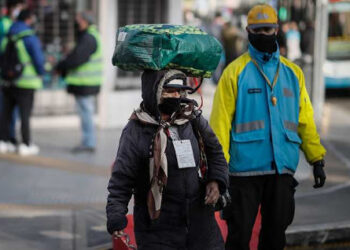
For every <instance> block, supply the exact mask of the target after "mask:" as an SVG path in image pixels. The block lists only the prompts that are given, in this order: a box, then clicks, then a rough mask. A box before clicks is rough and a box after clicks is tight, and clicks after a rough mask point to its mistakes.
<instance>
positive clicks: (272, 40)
mask: <svg viewBox="0 0 350 250" xmlns="http://www.w3.org/2000/svg"><path fill="white" fill-rule="evenodd" d="M248 39H249V42H250V43H251V44H252V45H253V47H254V48H256V49H257V50H259V51H261V52H267V53H272V52H275V51H276V49H277V45H276V41H277V36H276V35H275V34H273V35H264V34H253V33H250V32H248Z"/></svg>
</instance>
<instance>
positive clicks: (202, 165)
mask: <svg viewBox="0 0 350 250" xmlns="http://www.w3.org/2000/svg"><path fill="white" fill-rule="evenodd" d="M193 115H194V116H195V117H194V118H193V119H191V125H192V128H193V132H194V134H195V136H196V138H197V141H198V146H199V151H200V158H199V174H200V177H201V179H202V180H206V179H207V173H208V162H207V156H206V154H205V144H204V140H203V137H202V135H201V132H200V130H199V119H200V117H201V115H202V110H195V111H194V112H193Z"/></svg>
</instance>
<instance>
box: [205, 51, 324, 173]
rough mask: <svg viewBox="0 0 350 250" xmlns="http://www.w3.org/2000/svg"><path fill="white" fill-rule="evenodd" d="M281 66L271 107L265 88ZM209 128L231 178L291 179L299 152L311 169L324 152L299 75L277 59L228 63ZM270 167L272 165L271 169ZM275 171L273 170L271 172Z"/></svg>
mask: <svg viewBox="0 0 350 250" xmlns="http://www.w3.org/2000/svg"><path fill="white" fill-rule="evenodd" d="M252 58H253V59H254V60H255V61H256V62H257V63H258V64H259V66H260V68H261V69H262V70H263V72H264V73H265V75H266V76H267V77H268V79H270V81H271V82H272V81H273V78H274V76H275V72H276V70H277V67H278V63H280V71H279V77H278V81H277V84H276V86H275V87H274V90H273V95H274V96H275V97H276V98H277V104H276V106H274V105H273V103H272V101H271V97H272V92H271V88H270V86H269V85H268V84H267V82H266V80H265V79H264V78H263V76H262V74H261V73H260V72H259V70H258V69H257V67H256V66H255V65H254V63H253V61H252ZM210 124H211V126H212V128H213V130H214V132H215V133H216V135H217V137H218V138H219V141H220V143H221V144H222V146H223V150H224V153H225V158H226V160H227V161H228V162H229V169H230V174H231V175H238V176H249V175H263V174H273V173H275V172H276V170H277V172H278V173H288V174H293V173H294V172H295V170H296V168H297V165H298V161H299V148H301V149H302V151H303V152H304V154H305V156H306V158H307V160H308V161H309V162H310V163H313V162H315V161H317V160H320V159H322V158H323V157H324V155H325V153H326V151H325V149H324V148H323V146H322V145H321V143H320V137H319V135H318V133H317V130H316V125H315V122H314V119H313V109H312V105H311V102H310V99H309V96H308V93H307V91H306V87H305V81H304V75H303V72H302V70H301V69H300V68H299V67H298V66H297V65H295V64H294V63H292V62H291V61H289V60H287V59H286V58H284V57H282V56H280V55H279V50H277V51H276V52H275V53H273V54H272V55H268V54H266V53H262V52H259V51H257V50H256V49H255V48H253V47H252V46H251V45H249V51H248V53H245V54H243V55H242V56H240V57H239V58H238V59H236V60H235V61H233V62H232V63H231V64H230V65H229V66H228V67H227V68H226V69H225V71H224V73H223V75H222V77H221V79H220V82H219V84H218V87H217V90H216V93H215V97H214V103H213V110H212V113H211V119H210ZM273 163H275V164H273ZM275 168H276V169H275Z"/></svg>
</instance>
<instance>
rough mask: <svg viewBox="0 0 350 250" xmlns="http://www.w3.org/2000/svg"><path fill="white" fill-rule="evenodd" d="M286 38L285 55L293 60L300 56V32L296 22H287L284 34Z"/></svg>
mask: <svg viewBox="0 0 350 250" xmlns="http://www.w3.org/2000/svg"><path fill="white" fill-rule="evenodd" d="M286 39H287V57H288V59H289V60H291V61H295V60H297V59H299V58H300V57H301V49H300V39H301V36H300V32H299V28H298V25H297V23H296V22H291V23H290V24H289V29H288V31H287V34H286Z"/></svg>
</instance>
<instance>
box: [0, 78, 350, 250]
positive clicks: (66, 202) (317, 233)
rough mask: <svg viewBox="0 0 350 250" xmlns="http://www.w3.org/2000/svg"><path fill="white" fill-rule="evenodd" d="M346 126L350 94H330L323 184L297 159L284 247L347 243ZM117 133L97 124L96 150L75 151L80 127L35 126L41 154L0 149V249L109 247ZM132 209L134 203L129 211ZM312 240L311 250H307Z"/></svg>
mask: <svg viewBox="0 0 350 250" xmlns="http://www.w3.org/2000/svg"><path fill="white" fill-rule="evenodd" d="M214 89H215V87H214V86H213V85H210V84H208V83H207V84H206V85H205V86H204V89H203V96H204V108H203V114H204V116H205V117H207V118H208V117H209V114H210V110H211V104H212V97H213V93H214ZM349 97H350V96H349ZM195 98H196V99H197V100H198V101H199V100H200V99H199V97H198V96H196V97H195ZM126 122H127V121H125V123H126ZM349 128H350V99H349V98H342V99H336V98H332V99H328V100H327V103H326V105H325V111H324V119H323V120H322V123H321V126H320V133H321V137H322V141H323V143H324V145H325V146H326V148H327V150H328V154H327V157H326V171H327V183H326V185H325V187H324V188H322V189H317V190H316V189H313V188H312V185H313V177H312V173H311V168H310V167H309V166H308V165H307V163H306V162H305V160H304V159H303V157H301V161H300V165H299V168H298V172H297V174H296V178H297V180H298V181H299V186H298V187H297V191H296V213H295V218H294V222H293V224H292V225H291V226H290V227H289V229H288V237H287V242H288V245H289V248H288V249H293V246H295V245H297V246H299V248H297V249H301V248H300V246H304V248H305V249H318V248H317V247H315V245H325V244H328V243H329V242H330V243H332V244H333V245H332V246H334V244H337V243H338V242H341V244H342V246H344V244H345V243H344V242H345V241H347V240H349V239H350V213H349V211H350V199H349V198H350V133H349V132H348V131H349ZM121 132H122V128H114V129H100V130H98V135H97V136H98V146H97V151H96V152H95V153H93V154H89V153H81V154H72V153H71V152H70V150H71V148H72V147H74V146H75V145H77V144H78V142H79V138H80V131H79V129H78V128H65V129H53V128H48V129H42V128H40V129H35V130H34V131H33V138H34V141H35V143H37V144H38V145H39V146H40V148H41V151H40V154H39V155H38V156H33V157H19V156H17V155H15V154H7V155H0V171H1V175H0V250H8V249H11V250H12V249H14V250H16V249H28V250H31V249H33V250H34V249H35V250H41V249H65V250H66V249H67V250H70V249H108V248H109V247H111V238H110V236H109V235H108V233H107V232H106V228H105V223H106V218H105V204H106V196H107V183H108V179H109V175H110V167H111V165H112V163H113V161H114V158H115V154H116V150H117V147H118V140H119V137H120V135H121ZM131 208H132V202H131V203H130V205H129V211H130V212H132V209H131ZM339 244H340V243H339ZM310 245H312V246H311V247H312V248H307V247H308V246H310ZM328 246H330V245H328ZM319 248H320V249H321V247H320V246H319ZM322 249H325V248H322ZM332 249H342V248H340V247H339V248H332ZM344 249H350V247H349V248H346V247H345V248H344Z"/></svg>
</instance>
